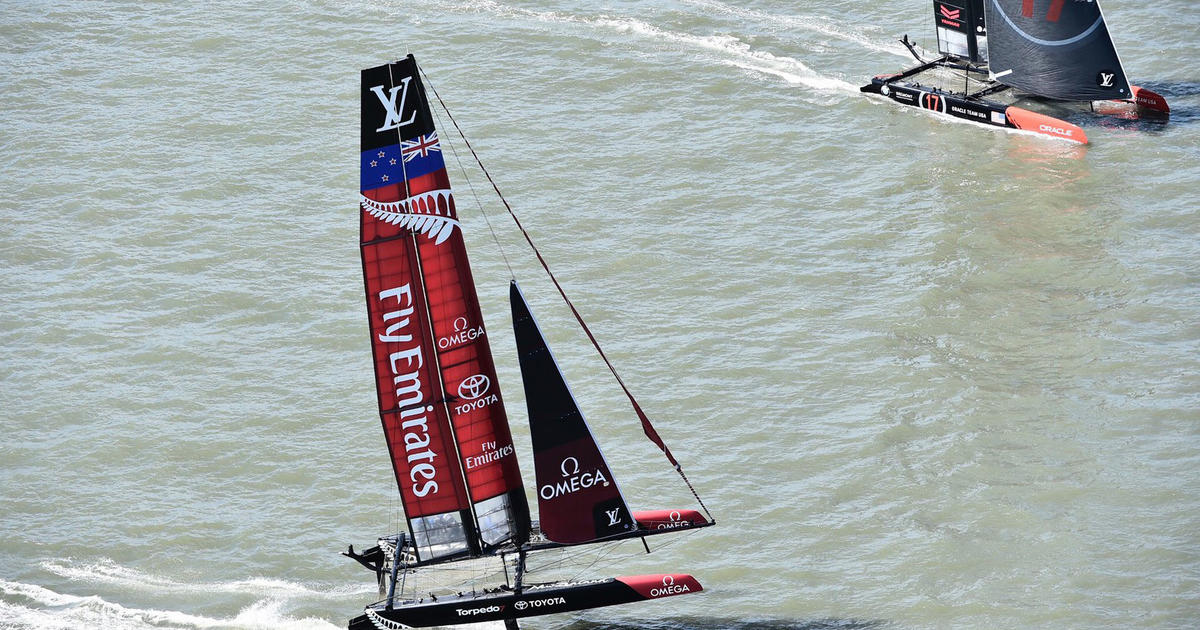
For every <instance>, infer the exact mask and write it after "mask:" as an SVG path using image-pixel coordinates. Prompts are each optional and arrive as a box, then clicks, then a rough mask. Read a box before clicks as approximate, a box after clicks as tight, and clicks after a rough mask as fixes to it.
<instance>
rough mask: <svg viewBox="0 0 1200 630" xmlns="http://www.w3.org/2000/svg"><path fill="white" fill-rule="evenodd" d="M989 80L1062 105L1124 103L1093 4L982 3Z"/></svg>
mask: <svg viewBox="0 0 1200 630" xmlns="http://www.w3.org/2000/svg"><path fill="white" fill-rule="evenodd" d="M984 8H985V12H986V21H987V32H988V62H989V65H990V67H991V69H992V71H993V75H992V78H993V79H995V80H998V81H1000V82H1001V83H1004V84H1006V85H1010V86H1013V87H1015V88H1017V89H1019V90H1022V91H1024V92H1028V93H1030V94H1036V95H1039V96H1045V97H1048V98H1056V99H1061V100H1068V101H1096V100H1111V99H1128V98H1130V97H1131V96H1132V91H1131V88H1130V86H1129V79H1128V78H1127V77H1126V76H1125V70H1124V68H1123V67H1122V66H1121V60H1120V58H1119V57H1118V56H1117V51H1116V48H1115V47H1114V45H1113V41H1112V36H1111V35H1110V34H1109V31H1108V26H1107V25H1106V24H1105V21H1104V14H1103V13H1102V11H1101V9H1100V2H1099V0H1094V1H1092V0H1089V1H1088V2H1063V0H985V3H984Z"/></svg>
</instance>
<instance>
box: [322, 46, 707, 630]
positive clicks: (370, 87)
mask: <svg viewBox="0 0 1200 630" xmlns="http://www.w3.org/2000/svg"><path fill="white" fill-rule="evenodd" d="M447 114H449V112H448V111H447ZM463 140H464V142H465V137H464V139H463ZM467 146H468V147H469V145H467ZM480 166H481V167H482V164H481V165H480ZM485 172H486V171H485ZM497 192H498V191H497ZM360 206H361V210H362V211H361V213H360V221H361V249H362V263H363V277H364V282H365V286H366V298H367V313H368V318H369V321H370V331H371V345H372V351H373V354H374V364H375V380H376V390H377V394H378V402H379V413H380V418H381V420H382V424H383V429H384V435H385V438H386V442H387V448H388V451H389V453H390V455H391V462H392V468H393V473H394V475H395V478H396V482H397V485H398V487H399V492H400V498H401V502H402V504H403V508H404V517H405V523H406V527H405V529H404V530H403V531H401V532H399V533H397V534H395V535H391V536H384V537H382V538H380V539H379V544H378V545H377V546H374V547H372V548H370V549H368V550H366V551H365V552H363V553H356V552H355V551H354V549H353V547H351V548H350V549H349V551H348V552H347V553H346V554H345V555H347V556H349V557H351V558H354V559H355V560H357V561H359V562H360V563H361V564H362V565H364V566H366V567H367V568H369V569H371V570H372V571H373V572H374V573H375V576H376V580H377V582H378V584H379V588H380V596H381V597H382V598H383V599H381V600H380V601H378V602H375V603H373V604H370V605H368V606H367V607H366V608H365V609H364V612H363V614H362V615H360V616H358V617H356V618H354V619H353V620H351V621H350V628H351V630H366V629H377V628H399V627H405V626H408V627H426V626H435V625H447V624H456V623H468V622H480V621H491V620H504V621H505V622H506V624H507V625H508V627H510V628H515V627H516V621H515V620H516V619H519V618H522V617H528V616H533V615H544V614H551V613H560V612H568V611H573V610H580V609H585V608H593V607H598V606H608V605H612V604H623V603H629V602H636V601H643V600H649V599H658V598H662V597H667V596H672V595H681V594H686V593H694V592H698V591H700V590H701V586H700V584H699V582H697V581H696V579H695V578H693V577H691V576H690V575H686V574H680V573H663V574H655V575H639V576H629V577H615V578H601V579H587V580H578V579H560V580H555V581H551V582H543V583H533V582H529V581H527V580H526V573H527V570H528V567H529V566H531V565H530V563H531V562H532V561H533V559H534V558H536V557H537V556H538V554H542V553H551V552H555V551H559V552H561V551H563V550H565V549H568V548H575V547H578V546H586V545H595V544H601V543H615V542H616V541H622V540H628V539H635V538H638V539H642V541H643V544H645V538H646V537H648V536H653V535H658V534H663V533H670V532H677V531H685V530H691V529H696V528H700V527H705V526H708V525H712V524H714V521H713V519H712V517H711V515H708V516H707V517H706V516H704V515H701V514H700V512H699V511H697V510H694V509H676V510H655V511H633V510H631V509H630V507H629V505H628V503H627V502H626V500H625V497H624V496H623V495H622V493H621V491H620V488H619V487H618V485H617V481H616V478H615V476H614V474H613V472H612V470H611V468H610V467H609V465H608V462H607V461H606V460H605V458H604V456H603V454H602V453H601V451H600V448H599V446H598V445H597V443H596V441H595V439H594V437H593V435H592V432H591V430H590V428H589V427H588V424H587V422H586V420H585V419H584V417H583V414H582V412H581V411H580V410H579V407H578V405H577V404H576V402H575V399H574V397H573V395H572V394H571V391H570V389H569V387H568V386H567V383H566V380H565V379H564V378H563V376H562V373H561V372H560V371H559V368H558V365H557V363H556V361H555V360H554V357H553V355H552V354H551V352H550V349H549V347H548V346H547V344H546V340H545V338H544V337H543V335H542V332H541V329H540V328H539V326H538V324H537V322H536V320H535V319H534V317H533V314H532V313H531V311H530V309H529V305H528V304H527V303H526V301H525V298H524V295H523V294H522V293H521V290H520V288H519V287H518V286H517V284H516V282H515V280H514V281H513V282H512V283H511V287H510V301H511V306H512V313H513V326H514V332H515V338H516V344H517V354H518V357H519V362H520V367H521V373H522V379H523V381H524V386H525V398H526V402H527V407H528V412H529V424H530V436H531V441H532V446H533V449H532V450H533V462H534V470H535V475H536V480H537V486H536V490H535V494H536V496H537V498H538V514H539V517H540V520H539V521H537V522H535V521H533V520H532V519H531V517H530V510H529V506H528V502H527V500H526V496H525V488H524V484H523V482H522V478H521V472H520V466H519V464H518V461H517V454H518V449H517V447H516V446H515V445H514V443H513V439H512V435H511V432H510V430H509V424H508V416H507V413H506V411H505V408H504V401H503V398H502V395H501V391H500V388H499V386H498V382H497V378H496V370H495V366H494V364H493V362H492V352H491V348H490V346H489V343H488V335H487V329H486V326H485V325H484V321H483V317H482V314H481V311H480V307H479V301H478V297H477V295H476V291H475V282H474V279H473V278H472V276H471V266H470V262H469V261H468V258H467V251H466V248H465V246H464V244H463V238H462V225H461V224H460V223H459V221H458V214H457V209H456V207H455V202H454V195H453V192H452V191H451V188H450V182H449V178H448V176H447V174H446V167H445V161H444V159H443V157H442V138H440V137H439V135H438V131H437V130H436V129H435V127H434V119H433V115H432V111H431V108H430V103H429V100H428V96H427V93H426V91H425V87H424V84H423V82H422V80H421V74H420V71H419V68H418V66H417V64H416V61H415V60H414V59H413V57H412V56H411V55H409V56H408V57H407V58H405V59H403V60H401V61H398V62H396V63H391V64H387V65H383V66H378V67H375V68H369V69H366V70H363V72H362V163H361V199H360ZM505 206H506V207H507V202H505ZM509 211H510V212H511V209H510V210H509ZM513 218H514V220H515V219H516V215H515V214H514V215H513ZM519 225H520V224H519V222H518V226H519ZM522 232H523V233H524V230H523V229H522ZM526 238H528V234H526ZM530 245H531V246H532V241H530ZM535 251H536V250H535ZM538 259H539V260H542V258H541V256H540V254H539V255H538ZM543 265H544V262H543ZM546 271H547V272H548V273H549V268H548V267H547V268H546ZM551 279H553V274H551ZM554 284H555V286H556V287H558V288H559V291H560V293H562V288H561V286H559V285H558V283H557V281H555V282H554ZM562 295H563V298H564V299H566V295H565V293H562ZM568 304H569V301H568ZM572 311H573V312H574V307H573V306H572ZM576 316H577V318H578V315H576ZM578 321H579V323H580V325H581V326H583V328H584V330H585V332H587V335H588V337H589V339H591V340H592V342H593V343H595V338H594V337H593V336H592V334H591V333H590V331H587V326H586V323H584V322H583V320H582V319H579V320H578ZM596 348H597V350H598V351H599V352H600V356H601V357H602V358H604V361H605V363H608V359H607V357H605V356H604V354H603V351H602V350H600V347H599V345H596ZM608 366H609V368H610V369H613V368H612V365H611V364H608ZM613 374H614V376H616V378H617V381H618V383H620V384H621V387H622V388H623V389H624V391H625V392H626V394H629V390H628V388H626V387H625V384H624V383H623V382H622V381H621V380H620V377H619V376H617V373H616V370H615V369H613ZM629 399H630V401H631V403H632V404H633V407H634V411H635V413H636V415H637V416H638V417H639V419H640V421H641V423H642V427H643V429H644V430H645V432H646V434H647V436H648V437H650V439H651V440H653V441H654V442H655V443H656V444H657V445H658V446H659V448H661V449H662V451H663V453H664V454H665V455H666V456H667V458H668V460H669V461H670V462H671V463H672V465H673V466H674V467H675V469H676V470H677V471H678V472H679V474H680V476H681V477H682V478H683V481H684V482H685V483H687V485H688V487H689V488H691V484H690V483H689V482H688V481H687V478H686V477H684V476H683V473H682V469H681V468H680V467H679V464H678V462H677V461H676V460H675V458H674V456H673V455H671V453H670V450H669V449H667V448H666V446H665V444H663V442H662V440H661V438H659V436H658V434H657V432H655V430H654V427H653V426H651V424H650V421H649V419H648V418H647V417H646V415H645V413H644V412H642V410H641V407H640V406H639V405H638V404H637V401H636V400H634V399H633V396H632V395H629ZM692 493H693V495H694V496H696V500H697V502H698V503H699V507H701V508H702V509H704V511H705V514H706V515H707V514H708V512H707V509H705V508H704V505H703V503H702V502H700V500H699V496H698V495H695V490H694V489H693V490H692ZM646 549H647V551H649V546H648V545H647V546H646ZM438 571H441V572H443V573H454V572H456V571H457V572H459V573H465V574H469V575H470V576H471V577H470V580H464V581H459V582H456V583H454V584H453V585H451V586H450V587H449V588H448V589H447V588H442V589H441V591H440V592H438V590H436V589H434V588H433V587H430V586H429V584H427V583H423V581H422V580H423V578H425V577H427V576H429V575H431V574H433V573H434V572H438ZM487 579H494V581H493V582H492V583H491V585H490V586H489V585H488V583H487V582H486V580H487ZM440 583H441V584H443V585H445V584H446V583H447V582H445V581H441V582H440ZM463 584H469V586H467V587H466V588H465V589H464V587H463V586H462V585H463Z"/></svg>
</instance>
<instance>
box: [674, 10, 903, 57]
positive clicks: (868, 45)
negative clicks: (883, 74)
mask: <svg viewBox="0 0 1200 630" xmlns="http://www.w3.org/2000/svg"><path fill="white" fill-rule="evenodd" d="M686 4H689V5H691V6H695V7H699V8H702V9H704V10H705V11H707V12H710V13H720V14H724V15H729V16H731V17H734V18H737V19H738V20H739V21H741V22H747V21H752V22H758V23H762V24H767V25H777V26H780V27H783V28H786V29H795V30H803V31H809V32H812V33H816V34H818V35H822V36H825V37H827V38H830V39H836V40H840V41H843V42H847V43H850V44H854V45H856V46H859V47H861V48H865V49H867V50H870V51H873V52H881V53H887V54H891V55H895V56H897V57H901V58H904V59H911V57H910V56H909V53H908V51H907V50H905V48H904V47H903V46H901V45H900V44H899V43H897V42H894V41H893V42H891V43H887V44H881V43H879V42H878V41H876V40H874V39H872V38H870V37H869V36H867V35H866V34H864V33H861V32H858V31H855V30H853V29H851V28H848V27H846V26H845V25H839V24H837V23H836V22H834V21H833V20H832V19H830V18H826V17H822V16H811V15H776V14H772V13H764V12H762V11H756V10H754V9H747V8H743V7H738V6H733V5H729V4H726V3H724V2H718V1H716V0H687V2H686Z"/></svg>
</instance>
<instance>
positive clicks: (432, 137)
mask: <svg viewBox="0 0 1200 630" xmlns="http://www.w3.org/2000/svg"><path fill="white" fill-rule="evenodd" d="M430 151H437V152H438V153H441V151H442V145H441V143H440V142H438V136H437V132H436V131H431V132H429V133H428V134H426V135H423V136H417V137H416V138H414V139H412V140H404V141H402V142H401V143H400V153H401V154H402V155H404V161H405V162H411V161H413V158H416V157H417V156H418V155H419V156H421V157H423V158H424V157H429V152H430Z"/></svg>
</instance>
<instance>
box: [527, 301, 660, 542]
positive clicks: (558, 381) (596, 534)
mask: <svg viewBox="0 0 1200 630" xmlns="http://www.w3.org/2000/svg"><path fill="white" fill-rule="evenodd" d="M509 301H510V302H511V303H512V315H513V330H514V332H515V335H516V342H517V354H518V355H519V357H520V361H521V378H522V380H523V381H524V383H525V403H526V405H528V407H529V437H530V440H531V441H532V442H533V468H534V471H535V472H536V475H537V495H538V516H539V519H540V521H541V530H542V534H543V535H545V536H546V538H547V539H549V540H552V541H554V542H558V543H566V544H574V543H582V542H587V541H590V540H596V539H598V538H606V537H609V536H616V535H620V534H625V533H628V532H631V531H634V530H636V529H637V523H636V522H635V521H634V520H633V516H632V514H630V512H629V507H628V506H627V505H626V503H625V498H624V497H623V496H621V491H620V489H619V488H618V487H617V483H616V480H615V479H613V474H612V471H610V470H609V468H608V463H607V462H606V461H605V460H604V455H603V454H601V453H600V447H599V446H597V445H596V440H595V439H594V438H593V437H592V432H591V430H590V429H588V425H587V421H586V420H584V418H583V414H582V413H581V412H580V411H579V406H578V405H577V404H576V403H575V397H574V396H573V395H572V394H571V390H570V389H569V388H568V387H567V383H566V381H565V380H564V379H563V376H562V373H561V372H559V369H558V364H557V362H555V360H554V355H552V354H551V353H550V348H549V347H547V345H546V339H545V338H544V337H543V336H542V331H541V329H540V328H539V327H538V324H537V321H536V320H535V319H534V318H533V314H532V313H530V311H529V305H528V304H526V303H525V296H524V295H522V294H521V289H520V288H519V287H518V286H517V283H516V282H513V283H512V285H511V286H510V288H509Z"/></svg>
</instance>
